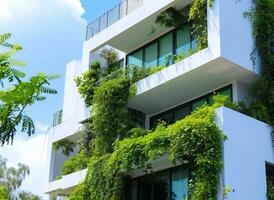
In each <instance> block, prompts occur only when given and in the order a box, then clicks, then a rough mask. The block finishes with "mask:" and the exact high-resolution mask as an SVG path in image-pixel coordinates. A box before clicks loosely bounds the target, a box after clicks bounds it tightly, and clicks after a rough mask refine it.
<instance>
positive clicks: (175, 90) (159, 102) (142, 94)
mask: <svg viewBox="0 0 274 200" xmlns="http://www.w3.org/2000/svg"><path fill="white" fill-rule="evenodd" d="M256 77H257V75H256V73H255V72H253V71H250V70H249V69H247V68H244V67H241V66H239V65H237V64H235V63H233V62H232V61H229V60H227V59H225V58H223V57H221V56H217V57H212V56H211V54H210V51H209V49H208V48H207V49H204V50H202V51H199V52H198V53H196V54H194V55H192V56H190V57H188V58H186V59H184V60H182V61H180V62H179V63H177V64H174V65H171V66H169V67H167V68H165V69H163V70H161V71H159V72H157V73H155V74H153V75H151V76H149V77H147V78H145V79H143V80H140V81H139V82H137V83H136V87H137V93H136V95H135V96H134V97H133V98H132V99H130V101H129V107H130V108H133V109H136V110H139V111H142V112H144V113H146V114H148V115H152V114H156V113H158V112H160V111H163V110H166V109H168V108H171V107H174V106H176V105H178V104H181V103H182V102H186V101H189V100H191V99H194V98H197V97H199V96H201V95H202V94H206V93H208V92H209V91H211V90H212V89H214V88H218V87H222V86H225V85H228V84H230V83H232V82H233V81H235V80H238V81H242V82H243V83H246V84H249V83H250V82H252V81H253V80H254V79H255V78H256Z"/></svg>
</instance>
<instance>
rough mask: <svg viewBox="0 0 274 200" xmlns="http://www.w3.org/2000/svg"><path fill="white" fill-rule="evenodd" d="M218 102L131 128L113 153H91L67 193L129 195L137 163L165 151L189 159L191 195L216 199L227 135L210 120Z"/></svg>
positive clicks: (101, 197) (94, 199)
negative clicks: (152, 127)
mask: <svg viewBox="0 0 274 200" xmlns="http://www.w3.org/2000/svg"><path fill="white" fill-rule="evenodd" d="M216 107H217V105H215V106H212V107H209V106H204V107H203V108H201V109H199V110H196V111H195V112H193V113H192V114H191V115H189V116H188V117H186V118H185V119H183V120H180V121H178V122H176V123H175V124H172V125H169V126H166V125H165V124H159V125H158V127H157V128H156V129H155V130H152V131H146V130H144V129H141V128H135V129H134V130H131V133H130V134H129V137H128V138H125V139H123V140H117V141H116V142H115V143H114V150H113V152H112V153H108V154H105V155H103V156H93V157H91V158H90V162H89V167H88V173H87V176H86V179H85V182H83V183H82V184H81V185H79V186H78V187H77V188H76V189H75V191H74V192H73V194H72V195H71V196H70V197H69V199H70V200H73V199H78V200H80V199H85V200H89V199H90V200H109V199H112V200H121V199H129V197H128V196H127V195H129V192H127V189H129V187H128V186H129V183H128V181H129V177H130V174H131V172H132V171H133V170H134V169H136V168H141V169H148V168H149V167H150V166H151V163H152V162H153V161H154V160H155V159H157V158H159V157H161V156H163V155H165V154H168V155H169V159H170V160H172V161H174V162H179V163H180V162H182V161H188V162H189V165H191V168H192V179H193V182H194V188H195V189H194V190H193V192H192V193H191V199H193V200H200V199H216V195H217V186H218V183H219V174H220V170H221V168H222V159H221V143H222V141H223V140H224V139H225V137H224V135H223V134H222V132H221V131H220V130H219V128H218V127H217V125H216V124H215V122H214V116H215V114H214V113H215V109H216Z"/></svg>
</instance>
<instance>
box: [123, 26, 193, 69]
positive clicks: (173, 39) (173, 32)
mask: <svg viewBox="0 0 274 200" xmlns="http://www.w3.org/2000/svg"><path fill="white" fill-rule="evenodd" d="M187 25H189V26H190V28H191V26H192V23H191V22H188V23H184V24H182V25H181V26H179V27H176V28H174V29H172V30H171V31H168V32H166V33H164V34H162V35H161V36H159V37H158V38H156V39H154V40H152V41H150V42H148V43H146V44H145V45H143V46H141V47H139V48H137V49H135V50H134V51H131V52H130V53H128V54H127V55H126V66H127V65H128V57H129V56H130V55H132V54H134V53H136V52H137V51H139V50H141V51H142V55H143V58H142V67H143V68H144V63H145V62H144V61H145V49H146V48H147V47H149V46H150V45H152V44H153V43H157V45H158V51H157V56H158V58H157V66H158V65H159V48H160V39H161V38H163V37H165V36H166V35H168V34H170V33H171V34H172V41H173V42H172V55H175V54H176V49H177V30H179V29H180V28H181V27H182V26H187ZM189 34H190V50H192V42H193V40H195V38H194V37H193V36H192V34H191V33H189Z"/></svg>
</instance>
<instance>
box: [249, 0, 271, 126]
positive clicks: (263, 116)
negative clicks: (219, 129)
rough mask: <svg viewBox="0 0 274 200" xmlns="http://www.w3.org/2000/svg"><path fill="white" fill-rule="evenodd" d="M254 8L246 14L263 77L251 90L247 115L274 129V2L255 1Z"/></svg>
mask: <svg viewBox="0 0 274 200" xmlns="http://www.w3.org/2000/svg"><path fill="white" fill-rule="evenodd" d="M253 2H254V8H253V9H252V10H251V11H250V12H247V13H245V14H246V15H248V16H250V17H251V19H252V22H253V36H254V39H255V44H256V48H255V51H254V52H253V53H256V52H257V53H258V54H259V56H260V60H259V62H260V64H261V76H260V77H259V78H258V80H257V81H256V82H255V83H254V84H253V87H252V88H251V99H250V100H251V104H250V107H249V109H247V114H249V115H251V116H253V117H255V118H257V119H260V120H262V121H265V122H267V123H268V124H270V125H271V126H272V127H274V106H273V105H274V1H273V0H253Z"/></svg>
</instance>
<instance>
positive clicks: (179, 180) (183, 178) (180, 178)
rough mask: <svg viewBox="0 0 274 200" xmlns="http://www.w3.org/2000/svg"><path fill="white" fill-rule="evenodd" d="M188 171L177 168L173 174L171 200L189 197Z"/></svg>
mask: <svg viewBox="0 0 274 200" xmlns="http://www.w3.org/2000/svg"><path fill="white" fill-rule="evenodd" d="M188 177H189V173H188V170H182V169H181V168H176V169H174V170H173V171H172V174H171V200H182V199H186V198H187V197H188Z"/></svg>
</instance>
